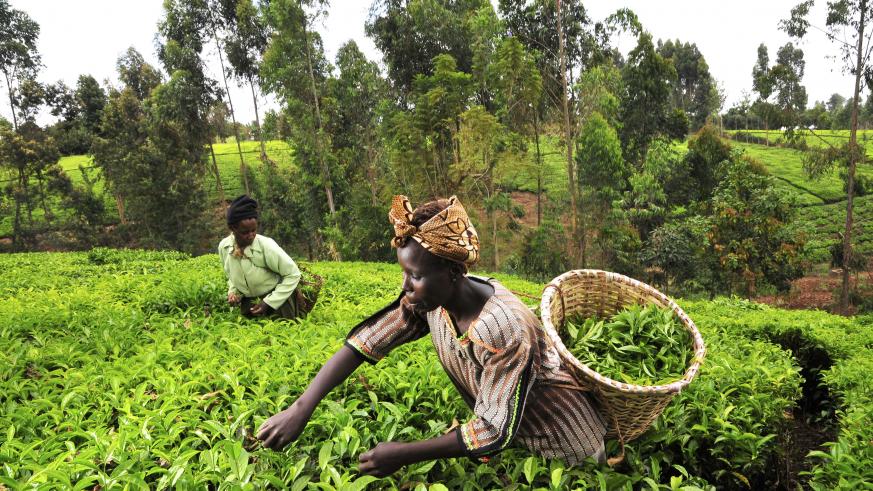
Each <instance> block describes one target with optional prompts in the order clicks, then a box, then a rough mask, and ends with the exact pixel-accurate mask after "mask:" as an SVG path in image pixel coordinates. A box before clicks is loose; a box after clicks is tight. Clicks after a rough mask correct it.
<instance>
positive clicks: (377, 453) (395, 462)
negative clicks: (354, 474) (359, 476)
mask: <svg viewBox="0 0 873 491" xmlns="http://www.w3.org/2000/svg"><path fill="white" fill-rule="evenodd" d="M405 446H406V444H405V443H400V442H382V443H380V444H378V445H376V446H375V447H374V448H372V449H371V450H369V451H367V452H364V453H362V454H361V456H360V457H359V458H358V460H359V461H360V464H359V465H358V470H359V471H361V473H363V474H368V475H371V476H376V477H385V476H390V475H391V474H394V473H395V472H397V470H398V469H400V468H401V467H403V466H404V465H407V464H408V463H409V462H408V461H407V459H406V457H407V453H408V452H405V451H404V447H405Z"/></svg>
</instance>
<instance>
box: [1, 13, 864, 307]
mask: <svg viewBox="0 0 873 491" xmlns="http://www.w3.org/2000/svg"><path fill="white" fill-rule="evenodd" d="M838 3H845V2H838ZM849 3H851V2H849ZM802 5H803V4H801V6H802ZM865 5H866V4H865ZM798 8H800V6H799V7H798ZM327 9H328V4H327V2H326V1H322V0H270V1H266V0H261V1H257V0H167V1H165V2H164V14H163V17H162V19H161V21H160V23H159V25H158V26H157V37H156V39H157V41H158V42H157V55H158V56H157V58H158V60H159V62H160V66H151V65H150V64H148V63H147V62H146V61H145V60H144V58H143V56H142V54H140V53H138V52H137V51H136V50H134V49H132V48H131V49H129V50H127V51H126V52H125V54H124V55H123V56H122V57H121V58H119V60H118V62H117V65H116V68H117V75H118V79H117V81H114V82H107V83H104V84H101V83H99V82H98V81H97V80H95V79H94V78H93V77H91V76H90V75H87V74H83V75H82V76H81V77H79V79H78V81H77V83H76V85H75V87H69V86H67V85H66V84H64V83H63V82H58V83H45V82H41V81H39V74H40V70H41V68H42V64H41V60H40V56H39V52H38V50H37V47H36V40H37V38H38V35H39V26H38V25H37V24H36V23H35V22H34V21H33V20H32V19H30V17H29V16H28V15H27V14H26V12H23V11H20V10H15V9H13V8H11V6H10V5H9V3H8V0H0V25H2V26H3V27H2V28H0V29H2V33H0V34H2V40H0V44H2V46H0V48H2V49H0V52H2V53H3V54H2V55H0V70H2V71H3V74H4V75H5V85H6V87H7V89H8V99H9V107H10V109H11V113H12V115H13V117H12V121H0V163H2V167H3V175H2V179H3V181H4V182H3V195H2V202H0V214H2V216H3V218H4V220H6V221H7V222H8V223H9V224H10V226H9V229H10V234H9V237H8V239H7V244H6V247H8V248H9V249H12V250H28V249H37V248H46V247H49V248H51V247H56V248H87V247H90V246H93V245H116V246H137V247H146V248H170V249H178V250H184V251H189V252H194V253H200V252H206V251H209V250H211V249H212V247H213V245H214V243H216V242H217V240H218V238H219V237H220V236H221V234H223V233H224V230H223V225H222V223H221V210H222V209H223V205H224V203H226V202H227V201H228V200H229V199H232V198H233V196H227V195H226V194H225V192H224V190H223V188H222V184H221V183H222V181H221V172H223V169H221V168H220V166H219V165H218V164H217V163H216V160H215V157H214V151H212V149H211V146H212V144H213V143H215V142H216V141H219V140H225V139H228V138H230V139H231V141H237V142H239V141H240V140H243V139H246V138H252V139H256V140H259V141H260V142H261V143H260V152H258V153H259V154H260V155H259V158H258V159H257V163H256V165H253V162H252V159H251V158H250V157H249V158H244V157H243V152H242V150H241V149H239V154H240V155H239V156H240V158H239V179H240V187H241V189H244V190H246V192H248V193H250V194H251V195H253V196H254V197H256V198H257V199H258V200H259V201H260V202H261V206H262V209H263V215H262V223H263V227H264V233H266V234H268V235H270V236H272V237H274V238H276V239H277V240H279V241H280V242H281V243H282V244H284V245H285V246H286V247H287V248H288V249H289V250H290V251H292V252H293V253H294V254H296V255H298V256H300V257H304V258H310V259H317V258H330V259H338V260H391V259H392V257H393V256H392V255H393V253H392V251H391V249H390V247H389V245H388V244H389V238H390V237H389V236H390V228H389V227H388V225H387V221H386V210H387V204H388V203H389V202H390V197H391V196H392V195H393V194H397V193H403V194H407V195H409V196H410V198H411V199H412V201H413V202H415V203H417V202H421V201H424V200H427V199H430V198H434V197H447V196H450V195H458V196H459V197H461V199H462V200H463V202H464V203H465V204H467V206H468V208H469V209H470V210H471V214H472V215H473V216H474V219H475V223H476V225H477V228H478V230H479V233H480V236H481V237H482V242H483V244H484V247H483V262H482V267H483V268H485V269H490V270H495V271H499V270H503V271H512V272H515V273H518V274H522V275H525V276H527V277H531V278H537V279H542V278H549V277H551V276H552V275H554V274H556V273H559V272H562V271H564V270H567V269H570V268H577V267H589V268H603V269H609V270H614V271H620V272H623V273H627V274H630V275H633V276H635V277H639V278H643V279H648V280H650V281H654V282H656V283H658V284H661V285H663V286H664V287H666V288H667V289H668V290H669V289H676V288H678V289H682V290H684V291H706V292H709V293H710V294H715V293H740V294H744V295H752V294H755V293H756V292H758V291H759V290H760V289H761V288H768V289H772V288H775V289H779V290H785V289H787V288H788V287H789V285H790V281H791V280H792V279H794V278H797V277H799V276H800V275H802V274H803V270H804V267H805V266H808V263H807V262H806V261H805V256H804V240H805V238H804V234H803V232H802V231H799V230H796V228H795V227H792V226H791V219H792V214H793V210H794V203H793V201H792V197H791V196H790V195H786V194H785V193H783V192H779V191H777V190H776V187H775V186H774V184H773V180H772V178H771V177H770V176H768V175H767V172H766V170H765V169H764V167H763V166H762V165H761V164H760V163H759V162H755V161H753V160H752V159H749V158H747V157H745V156H744V155H742V153H741V152H738V151H736V150H733V149H732V148H731V147H730V145H729V144H728V143H726V142H725V141H724V140H723V130H724V129H726V128H727V129H737V128H771V129H776V128H780V127H782V128H784V127H788V128H800V127H803V128H806V127H809V126H814V127H817V128H843V127H851V126H852V124H854V125H855V127H857V125H858V122H859V121H860V122H861V124H862V125H863V124H870V122H871V120H873V114H871V113H873V102H871V101H873V97H869V96H868V98H867V102H866V103H865V104H859V101H860V96H859V95H858V91H857V90H856V93H855V94H854V95H853V96H852V97H849V98H848V99H846V98H843V97H842V96H839V95H837V94H835V95H834V96H833V97H831V98H830V100H829V101H827V102H822V103H816V104H814V105H813V106H812V107H807V103H808V101H807V95H806V91H805V88H804V87H803V85H802V83H801V81H802V77H803V72H804V67H805V62H804V60H803V51H802V50H801V49H800V48H799V47H798V45H796V44H793V43H787V44H786V45H785V46H783V47H780V48H779V49H778V52H777V56H776V58H775V62H774V63H772V64H771V62H770V59H769V55H768V48H767V46H765V45H761V47H759V49H758V57H757V61H756V63H755V65H754V66H753V67H748V68H749V69H750V73H751V76H752V81H753V86H754V90H755V93H754V94H749V95H747V97H745V98H744V100H743V101H741V102H740V103H739V104H738V105H736V106H735V107H732V108H729V109H727V110H726V109H725V107H724V102H725V99H726V95H725V92H724V89H723V88H722V87H721V85H720V84H719V83H718V81H717V80H716V79H715V78H714V77H713V76H712V74H711V73H710V71H709V68H708V65H707V63H706V60H705V58H704V56H703V54H702V53H701V52H700V50H699V49H698V47H697V46H696V45H695V43H694V42H693V40H679V39H666V40H655V39H653V38H652V36H651V34H649V33H648V32H647V31H646V30H645V26H644V25H642V24H641V22H640V20H639V19H638V18H637V16H636V15H635V14H634V13H633V12H632V11H630V10H628V9H619V10H617V11H616V12H615V13H613V14H612V15H609V16H608V17H606V18H604V19H594V18H592V17H591V16H590V15H589V13H588V11H587V10H586V9H585V6H584V3H583V2H581V1H579V0H564V1H561V0H557V1H556V0H533V1H525V0H501V1H500V2H499V4H498V6H497V7H496V8H495V6H493V5H492V3H491V2H490V1H489V0H375V1H374V2H373V4H372V7H371V10H370V15H369V17H368V18H367V19H366V20H365V21H364V22H365V29H366V33H367V35H368V36H369V37H370V38H371V39H372V40H373V42H374V43H375V45H376V47H377V48H378V49H379V51H380V52H381V54H382V57H383V60H382V61H383V65H382V67H381V68H380V65H379V64H377V63H376V61H374V60H370V59H367V57H366V56H365V55H364V54H363V53H362V52H361V50H360V49H359V48H358V46H357V45H356V44H355V42H354V41H349V42H347V43H345V44H344V45H343V46H342V47H341V48H340V49H339V50H338V51H337V53H336V56H335V57H334V58H332V59H328V57H327V56H326V54H325V50H324V46H323V43H322V39H321V36H320V35H319V32H318V26H319V25H321V24H320V23H321V20H322V19H323V18H324V17H325V16H326V15H327ZM796 10H797V9H795V10H793V11H792V12H791V13H790V14H791V17H790V19H788V20H786V21H785V25H784V26H782V28H783V29H786V30H789V29H794V31H792V35H793V36H796V37H799V36H801V35H802V34H803V33H801V32H799V30H798V26H800V27H802V24H797V22H800V21H801V20H802V17H803V15H805V13H804V12H803V11H796ZM807 13H808V12H807ZM788 14H789V13H788V12H786V15H788ZM847 15H848V14H847ZM792 21H793V22H795V24H791V25H789V23H790V22H792ZM846 25H849V24H846ZM862 25H863V22H862ZM860 35H861V37H862V38H863V37H864V33H863V31H862V32H861V33H860ZM619 36H630V37H632V38H633V39H635V46H634V47H633V48H632V49H631V50H630V51H629V52H628V53H627V55H626V56H623V55H622V54H621V53H620V52H619V51H618V49H617V48H616V42H617V39H618V37H619ZM859 47H860V45H859ZM208 50H217V52H218V53H219V56H220V63H221V73H220V74H218V76H215V77H214V78H213V76H212V75H210V74H209V73H208V70H207V69H206V65H205V59H206V53H207V51H208ZM230 84H237V85H240V86H246V87H248V88H250V89H251V94H252V101H251V102H252V103H253V104H254V106H255V114H256V119H255V121H254V122H252V123H251V124H248V123H245V122H240V121H238V120H237V118H236V113H235V111H234V103H235V102H236V103H237V104H239V101H233V100H231V99H230V97H229V90H228V88H229V86H230ZM267 94H269V95H270V96H272V97H273V98H274V99H275V100H276V101H277V102H278V107H279V109H278V110H270V111H266V112H263V111H261V110H259V108H258V106H257V104H258V101H259V100H261V99H262V98H263V96H264V95H267ZM753 96H754V98H753ZM859 107H860V110H858V109H857V108H859ZM847 108H849V109H847ZM41 111H43V112H44V111H50V113H51V114H52V116H53V117H54V120H53V122H51V123H50V124H45V125H42V126H41V125H39V124H37V117H38V115H39V114H40V112H41ZM847 111H848V113H847ZM853 111H854V112H853ZM262 113H263V114H262ZM846 114H848V116H846ZM865 121H866V123H865ZM689 135H690V136H689ZM271 139H281V140H284V141H286V142H288V144H289V147H290V148H291V149H292V152H293V162H294V165H292V166H284V165H277V164H276V162H275V161H274V159H272V158H271V156H270V155H269V154H268V152H267V151H266V148H265V144H264V142H265V141H266V140H271ZM67 154H87V155H89V156H91V157H92V159H93V164H94V166H96V167H97V168H99V170H100V173H99V177H98V178H97V179H89V178H85V179H84V184H83V185H79V184H76V185H74V184H73V181H72V180H71V179H70V176H69V175H67V174H65V173H64V172H63V171H62V170H61V169H60V167H59V166H58V165H57V162H58V158H59V157H60V156H61V155H67ZM830 158H831V161H834V159H836V160H839V158H841V157H839V156H834V155H831V156H830ZM822 162H824V161H823V160H822ZM824 167H825V164H824V163H822V165H821V166H820V168H824ZM852 172H854V171H852ZM83 174H84V173H83ZM849 182H850V183H851V181H849ZM207 189H212V190H213V191H212V192H209V193H208V192H207V191H206V190H207ZM850 190H851V184H850V185H849V189H848V190H847V191H848V192H849V199H851V191H850ZM103 193H105V196H107V197H110V199H108V200H107V199H104V195H103Z"/></svg>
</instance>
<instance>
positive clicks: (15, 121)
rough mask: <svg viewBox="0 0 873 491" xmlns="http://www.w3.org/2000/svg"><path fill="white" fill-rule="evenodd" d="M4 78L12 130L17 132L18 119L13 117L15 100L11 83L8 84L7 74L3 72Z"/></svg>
mask: <svg viewBox="0 0 873 491" xmlns="http://www.w3.org/2000/svg"><path fill="white" fill-rule="evenodd" d="M3 75H4V76H5V77H6V89H7V90H8V91H9V107H10V108H11V109H12V128H13V129H14V130H15V131H18V117H17V116H16V115H15V98H14V97H12V83H10V82H9V73H7V72H6V70H3Z"/></svg>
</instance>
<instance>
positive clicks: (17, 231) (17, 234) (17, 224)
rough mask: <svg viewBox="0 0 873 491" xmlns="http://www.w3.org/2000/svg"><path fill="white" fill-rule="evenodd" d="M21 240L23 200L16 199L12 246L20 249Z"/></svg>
mask: <svg viewBox="0 0 873 491" xmlns="http://www.w3.org/2000/svg"><path fill="white" fill-rule="evenodd" d="M19 179H20V178H19ZM20 240H21V200H20V199H18V197H17V196H16V197H15V220H14V221H13V223H12V244H13V246H15V249H18V246H19V242H20Z"/></svg>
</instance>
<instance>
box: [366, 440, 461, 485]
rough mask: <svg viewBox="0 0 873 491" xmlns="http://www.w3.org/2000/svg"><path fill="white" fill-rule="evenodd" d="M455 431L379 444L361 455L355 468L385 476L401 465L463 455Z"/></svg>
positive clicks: (377, 475)
mask: <svg viewBox="0 0 873 491" xmlns="http://www.w3.org/2000/svg"><path fill="white" fill-rule="evenodd" d="M458 430H459V429H458V428H455V429H454V430H452V431H450V432H449V433H446V434H445V435H443V436H439V437H436V438H431V439H430V440H420V441H415V442H382V443H380V444H378V445H376V446H375V447H373V448H372V449H371V450H369V451H367V452H364V453H362V454H361V456H360V458H359V461H360V464H359V465H358V469H359V470H360V471H361V472H362V473H364V474H370V475H373V476H376V477H385V476H388V475H391V474H393V473H394V472H395V471H397V470H398V469H400V468H401V467H403V466H405V465H410V464H414V463H416V462H423V461H425V460H434V459H447V458H451V457H462V456H464V455H465V451H464V445H463V444H462V443H461V438H460V433H459V431H458Z"/></svg>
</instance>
